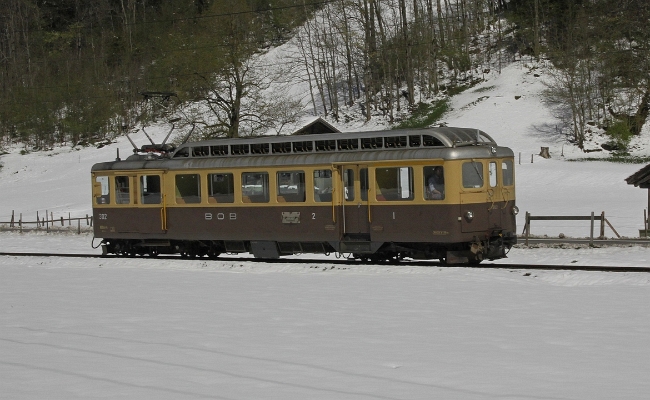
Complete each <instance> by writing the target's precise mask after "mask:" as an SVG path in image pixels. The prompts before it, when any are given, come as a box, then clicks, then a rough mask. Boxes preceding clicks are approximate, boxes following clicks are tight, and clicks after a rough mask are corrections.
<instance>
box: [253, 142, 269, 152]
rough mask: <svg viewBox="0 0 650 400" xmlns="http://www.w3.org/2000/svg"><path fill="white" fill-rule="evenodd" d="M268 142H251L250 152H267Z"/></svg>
mask: <svg viewBox="0 0 650 400" xmlns="http://www.w3.org/2000/svg"><path fill="white" fill-rule="evenodd" d="M268 152H269V144H268V143H253V144H251V153H252V154H268Z"/></svg>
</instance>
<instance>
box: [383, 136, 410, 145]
mask: <svg viewBox="0 0 650 400" xmlns="http://www.w3.org/2000/svg"><path fill="white" fill-rule="evenodd" d="M386 147H406V136H388V137H387V138H386Z"/></svg>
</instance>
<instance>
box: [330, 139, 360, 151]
mask: <svg viewBox="0 0 650 400" xmlns="http://www.w3.org/2000/svg"><path fill="white" fill-rule="evenodd" d="M336 143H337V144H338V149H339V150H357V149H358V148H359V140H358V139H339V140H337V141H336Z"/></svg>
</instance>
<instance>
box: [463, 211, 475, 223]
mask: <svg viewBox="0 0 650 400" xmlns="http://www.w3.org/2000/svg"><path fill="white" fill-rule="evenodd" d="M465 219H466V220H467V221H471V220H473V219H474V213H473V212H471V211H467V212H466V213H465Z"/></svg>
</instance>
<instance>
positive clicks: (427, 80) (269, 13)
mask: <svg viewBox="0 0 650 400" xmlns="http://www.w3.org/2000/svg"><path fill="white" fill-rule="evenodd" d="M649 22H650V5H649V4H648V3H647V2H646V1H645V0H320V1H319V0H237V1H235V0H96V1H91V2H89V1H82V0H5V1H4V2H2V4H0V85H2V92H1V93H0V145H1V144H2V143H9V142H21V143H24V144H25V145H26V146H29V147H30V148H37V149H38V148H48V147H50V146H52V145H55V144H69V145H77V144H87V143H96V142H101V141H105V140H110V139H111V138H113V137H115V136H116V135H120V134H123V133H124V132H129V131H130V130H131V129H133V128H135V127H137V126H144V125H146V124H148V123H150V122H152V121H155V120H156V119H161V118H162V119H167V120H174V121H176V120H178V121H179V122H178V125H180V126H183V127H184V128H185V129H187V130H189V129H194V128H196V132H197V134H198V137H201V138H211V137H222V136H227V137H236V136H246V135H256V134H262V133H266V132H268V131H269V130H271V131H275V132H277V133H287V132H285V131H283V127H284V126H288V125H289V124H290V123H291V122H293V121H295V120H296V119H297V118H298V117H299V116H300V115H301V113H304V112H305V110H307V111H308V112H311V113H313V114H316V115H323V116H328V117H330V118H332V119H334V120H348V119H350V118H363V119H366V120H370V119H372V118H384V119H386V120H387V121H389V122H391V123H393V124H394V125H395V126H405V125H404V124H405V121H404V119H405V118H404V116H405V115H407V116H409V115H411V116H418V117H419V118H416V120H417V122H416V123H418V124H425V125H426V124H430V123H432V122H434V121H435V119H436V117H439V115H440V114H441V113H443V112H444V111H445V107H446V101H445V100H446V99H447V98H448V97H449V96H451V95H453V94H454V93H457V92H458V91H461V90H464V89H466V88H468V87H471V86H472V85H474V84H476V83H478V82H480V81H481V79H482V77H483V76H484V74H485V73H486V72H487V71H489V70H499V69H500V68H501V67H502V66H503V65H505V64H506V63H509V62H512V61H514V60H517V59H521V58H522V57H524V58H529V59H531V60H535V59H544V60H549V61H550V62H552V64H553V65H554V66H555V69H554V70H553V71H554V72H553V77H552V78H553V79H552V80H551V85H550V86H549V90H548V92H547V97H548V100H549V102H552V103H553V104H554V106H555V109H556V110H558V115H559V116H560V117H561V118H562V119H563V120H564V121H565V125H566V130H567V132H569V133H570V138H571V140H572V141H574V142H575V143H576V144H577V145H578V146H581V147H582V143H583V141H584V138H585V134H586V133H587V132H589V131H590V130H591V129H602V130H605V131H607V132H609V134H610V135H611V136H612V141H611V146H612V147H613V148H616V147H618V148H621V149H624V147H625V145H626V142H627V141H629V138H630V137H631V135H634V134H638V133H639V132H640V130H641V127H642V125H643V123H644V122H645V120H646V118H647V116H648V113H649V110H650V106H649V105H650V68H649V67H650V23H649ZM288 40H291V41H292V43H294V44H295V48H296V50H295V52H294V54H292V56H291V57H287V58H286V59H285V60H282V62H281V64H282V65H274V67H277V68H276V70H277V71H276V72H269V66H268V65H263V64H261V63H260V57H256V56H258V55H260V54H262V53H264V52H265V51H267V50H269V49H272V48H274V47H275V46H278V45H280V44H282V43H285V42H286V41H288ZM279 80H284V81H289V82H290V81H292V80H293V81H302V82H307V83H308V84H309V85H308V86H309V88H310V89H309V93H308V94H307V95H306V98H307V101H298V100H297V99H292V98H291V97H290V96H289V95H288V94H286V93H280V92H277V91H276V92H274V95H273V96H271V98H269V96H268V95H265V93H268V91H269V88H271V86H272V85H273V83H274V82H277V81H279ZM350 110H355V112H356V113H355V114H353V113H351V111H350Z"/></svg>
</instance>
